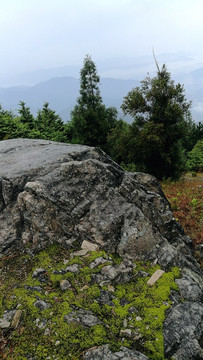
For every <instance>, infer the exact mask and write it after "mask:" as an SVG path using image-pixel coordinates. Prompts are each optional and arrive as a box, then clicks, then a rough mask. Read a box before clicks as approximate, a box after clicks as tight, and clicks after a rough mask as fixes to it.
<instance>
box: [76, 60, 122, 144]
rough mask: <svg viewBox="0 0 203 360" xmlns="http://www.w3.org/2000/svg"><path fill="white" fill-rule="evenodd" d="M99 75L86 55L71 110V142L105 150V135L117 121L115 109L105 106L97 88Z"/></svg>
mask: <svg viewBox="0 0 203 360" xmlns="http://www.w3.org/2000/svg"><path fill="white" fill-rule="evenodd" d="M99 82H100V77H99V75H98V74H97V69H96V65H95V63H94V62H93V61H92V59H91V57H90V56H89V55H87V56H86V57H85V59H84V64H83V68H82V69H81V71H80V96H79V98H78V99H77V104H76V105H75V107H74V109H73V111H72V112H71V127H72V133H73V142H76V143H80V144H86V145H90V146H99V147H101V148H103V149H104V150H107V148H106V143H107V135H108V133H109V131H110V129H112V127H114V126H115V124H116V121H117V110H116V109H115V108H106V107H105V105H104V104H103V102H102V97H101V95H100V90H99Z"/></svg>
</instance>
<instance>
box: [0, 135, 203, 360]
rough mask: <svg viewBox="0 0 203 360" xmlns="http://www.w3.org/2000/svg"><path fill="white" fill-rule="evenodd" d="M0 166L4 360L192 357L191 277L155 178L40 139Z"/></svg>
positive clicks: (196, 346) (15, 143)
mask: <svg viewBox="0 0 203 360" xmlns="http://www.w3.org/2000/svg"><path fill="white" fill-rule="evenodd" d="M0 161H1V171H0V225H1V226H0V263H1V266H0V286H1V293H0V300H1V301H0V332H1V335H0V343H1V356H2V358H3V359H17V360H18V359H22V360H23V359H27V360H28V359H29V360H39V359H44V360H48V359H50V360H51V359H58V360H63V359H67V360H68V359H71V360H74V359H85V360H88V359H89V360H94V359H95V360H97V359H104V360H110V359H129V360H130V359H131V360H135V359H138V360H142V359H143V360H144V359H147V358H148V359H155V360H156V359H160V360H161V359H175V360H187V359H188V360H190V359H191V360H193V359H196V360H198V359H203V349H202V345H203V341H202V334H203V328H202V324H203V321H202V317H203V305H202V288H203V283H202V273H201V270H200V266H199V265H198V263H197V262H196V260H195V258H194V257H193V255H192V252H191V249H190V247H191V240H190V239H189V238H188V237H187V236H185V234H184V231H183V229H182V228H181V226H180V225H179V224H178V223H177V222H176V220H175V218H174V216H173V214H172V212H171V208H170V204H169V203H168V201H167V200H166V198H165V196H164V194H163V192H162V189H161V187H160V184H159V183H158V182H157V180H156V179H155V178H154V177H152V176H150V175H147V174H142V173H125V172H124V171H123V169H122V168H120V167H119V166H118V165H117V164H115V163H114V162H113V161H112V160H111V159H110V158H109V157H108V156H107V155H106V154H105V153H103V152H102V151H101V150H99V149H95V148H89V147H83V146H78V145H68V144H58V143H53V142H49V141H42V140H27V139H17V140H16V139H15V140H7V141H2V142H0Z"/></svg>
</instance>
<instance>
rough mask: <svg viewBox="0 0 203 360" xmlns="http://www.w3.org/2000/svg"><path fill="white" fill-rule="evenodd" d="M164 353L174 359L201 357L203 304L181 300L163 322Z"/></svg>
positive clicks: (202, 357) (202, 350)
mask: <svg viewBox="0 0 203 360" xmlns="http://www.w3.org/2000/svg"><path fill="white" fill-rule="evenodd" d="M163 333H164V339H165V353H166V355H167V357H170V356H173V358H174V359H176V360H185V359H203V349H202V335H203V304H200V303H197V302H187V301H185V302H183V303H182V304H178V305H177V306H176V307H174V308H173V309H172V311H171V312H170V314H169V315H168V317H167V319H166V321H165V324H164V332H163Z"/></svg>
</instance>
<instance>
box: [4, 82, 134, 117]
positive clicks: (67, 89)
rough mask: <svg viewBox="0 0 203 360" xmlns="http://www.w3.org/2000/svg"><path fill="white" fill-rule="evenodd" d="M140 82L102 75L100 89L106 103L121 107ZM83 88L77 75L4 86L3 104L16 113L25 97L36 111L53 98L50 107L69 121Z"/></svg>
mask: <svg viewBox="0 0 203 360" xmlns="http://www.w3.org/2000/svg"><path fill="white" fill-rule="evenodd" d="M137 85H138V81H137V82H136V81H134V80H119V79H108V78H103V79H101V84H100V89H101V95H102V98H103V101H104V103H105V105H107V106H115V107H116V108H117V109H118V111H119V108H120V106H121V104H122V101H123V97H124V96H125V95H127V93H128V91H130V90H131V89H132V88H133V87H135V86H137ZM79 88H80V82H79V79H76V78H73V77H61V78H53V79H50V80H48V81H44V82H42V83H39V84H37V85H34V86H16V87H9V88H0V104H1V105H2V107H3V108H4V109H9V110H10V109H11V110H13V111H14V112H15V113H16V112H17V109H18V107H19V106H18V104H19V102H20V101H24V102H25V103H26V105H27V106H29V107H30V109H31V112H32V113H33V114H34V115H36V113H37V111H38V109H41V108H42V106H43V104H44V102H49V103H50V107H51V108H52V109H54V110H55V111H56V113H58V114H59V115H60V116H61V117H62V118H63V120H64V121H67V120H69V119H70V111H71V110H72V109H73V107H74V105H75V103H76V100H77V97H78V96H79Z"/></svg>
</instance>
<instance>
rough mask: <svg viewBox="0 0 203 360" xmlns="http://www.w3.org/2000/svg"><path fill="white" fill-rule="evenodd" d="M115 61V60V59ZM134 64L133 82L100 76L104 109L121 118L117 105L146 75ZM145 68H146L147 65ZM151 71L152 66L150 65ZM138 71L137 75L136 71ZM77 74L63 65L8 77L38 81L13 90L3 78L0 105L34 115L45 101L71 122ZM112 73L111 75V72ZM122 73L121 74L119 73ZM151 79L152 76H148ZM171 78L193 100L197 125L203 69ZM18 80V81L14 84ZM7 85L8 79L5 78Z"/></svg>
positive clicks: (104, 68) (202, 112)
mask: <svg viewBox="0 0 203 360" xmlns="http://www.w3.org/2000/svg"><path fill="white" fill-rule="evenodd" d="M114 61H115V59H114ZM130 64H131V66H132V65H133V60H132V59H128V58H126V61H125V63H124V65H126V66H127V65H128V67H126V66H123V69H124V72H125V71H127V70H126V69H127V68H128V70H129V71H130V68H131V67H130ZM136 64H137V71H136V73H137V74H138V75H137V77H136V78H135V79H133V78H131V79H127V80H126V79H118V78H114V77H106V76H102V77H101V82H100V90H101V95H102V98H103V101H104V104H105V105H106V106H115V107H116V108H117V109H118V111H119V115H120V116H122V113H121V110H120V106H121V104H122V102H123V98H124V96H126V95H127V93H128V92H129V91H130V90H131V89H132V88H134V87H136V86H139V84H140V80H142V79H144V78H145V76H146V74H147V73H145V75H144V76H143V77H142V76H141V74H143V70H144V71H145V70H146V69H144V68H142V69H141V61H138V60H137V62H136V63H135V64H134V69H135V67H136ZM142 64H143V66H146V65H147V64H148V62H147V59H146V61H145V62H144V61H143V63H142ZM147 66H148V65H147ZM98 68H100V69H101V71H100V70H99V73H102V74H105V73H106V74H107V73H108V71H110V69H111V70H112V69H113V59H112V61H111V62H109V63H108V62H106V63H105V62H103V64H102V63H99V67H98ZM121 68H122V63H121V61H118V60H117V69H116V67H115V68H114V74H115V73H116V71H117V70H118V69H120V71H121V70H122V69H121ZM153 68H154V65H153ZM139 71H140V72H139ZM66 73H67V74H73V76H64V74H66ZM76 74H79V66H65V67H61V68H55V69H47V70H39V71H36V72H32V73H27V74H24V75H21V78H20V75H19V79H18V81H17V80H16V78H15V77H11V78H10V81H11V83H13V84H14V83H16V84H19V82H20V79H21V81H22V83H24V84H26V83H28V84H29V83H34V79H35V81H39V80H40V79H44V80H42V81H39V82H38V83H36V84H34V85H29V86H28V85H23V86H19V85H17V86H12V87H3V86H2V85H1V84H5V83H4V81H3V80H2V79H0V104H1V105H2V107H3V108H4V109H8V110H10V109H11V110H12V111H14V112H15V113H16V112H17V109H18V104H19V102H20V101H24V102H25V103H26V105H27V106H29V107H30V109H31V112H32V113H33V114H34V115H36V113H37V111H38V109H41V108H42V106H43V104H44V102H49V104H50V107H51V108H52V109H53V110H55V111H56V113H58V114H59V115H60V116H61V117H62V119H63V120H64V121H67V120H70V112H71V110H72V109H73V107H74V105H75V103H76V100H77V98H78V96H79V89H80V81H79V78H77V75H76ZM112 74H113V73H112ZM120 74H122V72H120ZM150 75H151V76H154V75H153V74H150ZM172 79H174V80H175V82H176V83H177V82H180V83H181V84H183V85H184V87H185V91H186V97H187V99H188V100H191V101H192V109H191V111H192V117H193V120H194V121H196V122H199V121H202V119H203V98H202V93H203V68H198V69H196V70H193V71H190V72H187V73H186V72H184V71H182V72H176V73H175V75H174V76H173V74H172ZM16 81H17V82H16ZM7 84H9V80H8V79H7Z"/></svg>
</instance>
